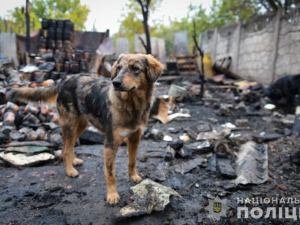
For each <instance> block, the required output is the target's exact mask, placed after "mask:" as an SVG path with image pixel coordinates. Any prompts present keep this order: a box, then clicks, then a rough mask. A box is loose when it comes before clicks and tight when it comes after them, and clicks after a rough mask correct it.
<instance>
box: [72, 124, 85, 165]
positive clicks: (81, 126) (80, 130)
mask: <svg viewBox="0 0 300 225" xmlns="http://www.w3.org/2000/svg"><path fill="white" fill-rule="evenodd" d="M87 127H88V122H87V121H86V120H85V119H83V118H80V119H79V120H77V130H76V135H75V136H76V138H75V142H76V140H77V139H78V138H79V136H80V135H81V134H82V133H83V132H84V131H85V129H86V128H87ZM72 152H73V161H72V163H73V166H81V165H82V164H83V160H82V159H79V158H76V156H75V153H74V150H73V151H72Z"/></svg>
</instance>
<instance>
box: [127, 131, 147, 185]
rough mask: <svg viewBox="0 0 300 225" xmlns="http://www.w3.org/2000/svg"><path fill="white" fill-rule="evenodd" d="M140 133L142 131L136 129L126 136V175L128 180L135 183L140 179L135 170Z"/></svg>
mask: <svg viewBox="0 0 300 225" xmlns="http://www.w3.org/2000/svg"><path fill="white" fill-rule="evenodd" d="M142 134H143V131H142V130H138V131H136V132H135V133H133V134H132V135H131V136H130V137H129V138H128V175H129V179H130V181H133V182H137V183H138V182H140V181H141V180H142V178H141V177H140V176H139V175H138V174H137V172H136V170H135V163H136V155H137V150H138V147H139V143H140V139H141V136H142Z"/></svg>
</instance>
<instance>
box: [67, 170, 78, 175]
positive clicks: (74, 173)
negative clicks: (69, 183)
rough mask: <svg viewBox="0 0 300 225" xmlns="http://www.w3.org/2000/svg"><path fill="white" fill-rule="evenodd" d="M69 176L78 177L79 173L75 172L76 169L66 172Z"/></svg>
mask: <svg viewBox="0 0 300 225" xmlns="http://www.w3.org/2000/svg"><path fill="white" fill-rule="evenodd" d="M66 173H67V176H68V177H77V176H78V171H77V170H75V169H74V168H72V169H68V170H66Z"/></svg>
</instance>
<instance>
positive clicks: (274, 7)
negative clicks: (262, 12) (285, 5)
mask: <svg viewBox="0 0 300 225" xmlns="http://www.w3.org/2000/svg"><path fill="white" fill-rule="evenodd" d="M267 2H268V3H269V5H270V6H271V8H272V9H273V10H274V11H275V12H276V11H277V10H278V6H277V5H276V3H275V2H274V0H267Z"/></svg>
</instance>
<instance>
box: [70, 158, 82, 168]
mask: <svg viewBox="0 0 300 225" xmlns="http://www.w3.org/2000/svg"><path fill="white" fill-rule="evenodd" d="M72 163H73V166H81V165H82V164H83V160H82V159H78V158H74V159H73V162H72Z"/></svg>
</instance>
